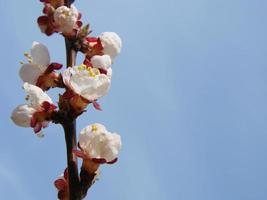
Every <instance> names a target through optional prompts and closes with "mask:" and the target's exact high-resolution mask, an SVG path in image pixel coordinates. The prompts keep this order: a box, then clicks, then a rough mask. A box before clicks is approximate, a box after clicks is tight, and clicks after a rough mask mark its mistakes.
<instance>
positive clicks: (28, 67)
mask: <svg viewBox="0 0 267 200" xmlns="http://www.w3.org/2000/svg"><path fill="white" fill-rule="evenodd" d="M42 73H43V71H42V70H41V69H40V68H39V67H38V66H37V65H35V64H30V63H29V64H23V65H22V66H21V68H20V71H19V75H20V78H21V79H22V80H23V81H24V82H28V83H30V84H32V85H35V84H36V82H37V80H38V78H39V76H40V75H41V74H42Z"/></svg>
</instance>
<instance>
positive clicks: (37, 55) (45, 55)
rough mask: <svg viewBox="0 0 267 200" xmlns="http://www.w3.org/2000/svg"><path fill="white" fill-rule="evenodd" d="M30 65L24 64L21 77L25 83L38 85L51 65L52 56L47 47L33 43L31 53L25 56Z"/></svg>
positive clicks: (20, 73) (20, 72)
mask: <svg viewBox="0 0 267 200" xmlns="http://www.w3.org/2000/svg"><path fill="white" fill-rule="evenodd" d="M25 56H26V57H27V58H28V60H29V63H27V64H23V65H22V67H21V68H20V71H19V75H20V77H21V79H22V80H23V81H24V82H28V83H30V84H32V85H35V84H36V83H37V80H38V78H39V76H40V75H42V74H43V73H44V72H45V70H46V69H47V67H48V66H49V64H50V55H49V52H48V49H47V47H46V46H44V45H43V44H41V43H39V42H33V44H32V48H31V53H30V54H25Z"/></svg>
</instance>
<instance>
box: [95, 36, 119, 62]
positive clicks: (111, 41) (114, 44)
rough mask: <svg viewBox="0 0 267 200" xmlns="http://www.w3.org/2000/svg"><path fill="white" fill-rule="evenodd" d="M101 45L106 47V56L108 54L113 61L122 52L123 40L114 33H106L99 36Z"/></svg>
mask: <svg viewBox="0 0 267 200" xmlns="http://www.w3.org/2000/svg"><path fill="white" fill-rule="evenodd" d="M99 38H100V40H101V44H102V45H103V47H104V50H103V52H104V54H107V55H109V56H110V57H111V59H112V60H114V58H115V57H116V56H117V55H118V54H119V53H120V51H121V46H122V42H121V38H120V37H119V36H118V35H117V33H114V32H104V33H101V34H100V36H99Z"/></svg>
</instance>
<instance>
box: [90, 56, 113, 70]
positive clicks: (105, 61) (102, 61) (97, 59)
mask: <svg viewBox="0 0 267 200" xmlns="http://www.w3.org/2000/svg"><path fill="white" fill-rule="evenodd" d="M91 63H92V65H93V67H95V68H102V69H105V70H107V69H109V68H110V67H111V64H112V61H111V58H110V56H109V55H103V56H98V55H97V56H93V57H92V58H91Z"/></svg>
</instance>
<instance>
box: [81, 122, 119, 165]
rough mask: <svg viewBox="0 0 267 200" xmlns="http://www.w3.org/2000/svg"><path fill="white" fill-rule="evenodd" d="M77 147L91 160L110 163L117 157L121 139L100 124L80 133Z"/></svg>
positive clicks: (88, 127)
mask: <svg viewBox="0 0 267 200" xmlns="http://www.w3.org/2000/svg"><path fill="white" fill-rule="evenodd" d="M79 145H80V147H81V149H82V150H83V151H84V153H85V154H86V155H88V157H90V158H91V159H105V161H106V162H112V161H113V160H115V159H116V158H117V157H118V154H119V151H120V149H121V145H122V144H121V137H120V135H118V134H116V133H110V132H108V131H107V130H106V128H105V126H103V125H102V124H98V123H95V124H92V125H89V126H87V127H85V128H84V129H82V131H81V132H80V135H79Z"/></svg>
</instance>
